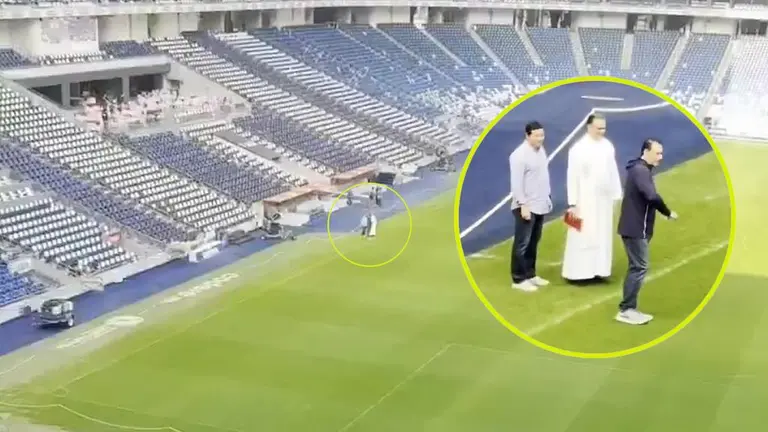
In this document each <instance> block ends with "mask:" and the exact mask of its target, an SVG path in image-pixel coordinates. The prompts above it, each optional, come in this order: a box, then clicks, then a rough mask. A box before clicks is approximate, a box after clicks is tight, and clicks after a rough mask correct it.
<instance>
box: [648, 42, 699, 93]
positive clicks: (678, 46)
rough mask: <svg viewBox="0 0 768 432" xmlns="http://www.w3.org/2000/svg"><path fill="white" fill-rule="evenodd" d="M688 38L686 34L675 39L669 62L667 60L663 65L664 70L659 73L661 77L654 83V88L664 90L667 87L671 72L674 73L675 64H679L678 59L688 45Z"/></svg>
mask: <svg viewBox="0 0 768 432" xmlns="http://www.w3.org/2000/svg"><path fill="white" fill-rule="evenodd" d="M690 37H691V35H690V34H688V33H686V34H684V35H682V36H680V37H679V38H678V39H677V42H675V47H674V48H672V53H671V54H670V55H669V60H667V63H666V65H664V69H663V70H662V71H661V75H659V79H658V81H657V82H656V88H658V89H666V88H667V87H668V85H669V79H670V77H671V76H672V72H674V71H675V69H676V68H677V63H678V62H680V57H682V55H683V51H684V50H685V47H686V46H687V45H688V39H689V38H690Z"/></svg>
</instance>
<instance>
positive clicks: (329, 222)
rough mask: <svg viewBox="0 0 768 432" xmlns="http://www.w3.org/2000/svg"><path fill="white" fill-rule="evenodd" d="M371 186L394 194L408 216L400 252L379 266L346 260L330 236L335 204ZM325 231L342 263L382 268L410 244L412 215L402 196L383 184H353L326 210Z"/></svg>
mask: <svg viewBox="0 0 768 432" xmlns="http://www.w3.org/2000/svg"><path fill="white" fill-rule="evenodd" d="M371 185H373V186H381V187H383V188H384V189H386V190H388V191H390V192H392V193H393V194H395V196H396V197H397V198H398V199H400V201H402V203H403V205H404V206H405V212H406V214H408V237H407V238H406V239H405V244H404V245H403V247H402V248H401V249H400V251H398V252H397V253H396V254H395V256H393V257H392V258H390V259H388V260H386V261H384V262H382V263H379V264H360V263H358V262H355V261H352V260H351V259H349V258H347V256H346V255H344V254H343V253H341V251H340V250H339V248H338V247H337V246H336V242H335V241H334V240H333V235H331V216H332V215H333V209H334V208H335V207H336V204H337V203H338V202H339V199H341V198H342V197H343V196H345V195H346V194H347V192H349V191H351V190H352V189H354V188H357V187H362V186H371ZM325 230H326V231H327V232H328V239H329V240H330V241H331V247H332V248H333V250H334V252H336V254H337V255H338V256H340V257H341V258H342V259H343V260H344V261H346V262H348V263H350V264H352V265H354V266H357V267H362V268H376V267H383V266H385V265H387V264H389V263H391V262H392V261H394V260H396V259H397V258H398V257H399V256H400V255H402V254H403V252H405V249H406V248H407V247H408V244H409V243H410V242H411V234H413V215H412V214H411V209H410V207H408V203H407V202H406V201H405V198H403V196H402V195H400V193H398V192H397V191H396V190H394V189H393V188H392V187H390V186H387V185H385V184H381V183H373V182H367V183H358V184H354V185H352V186H350V187H348V188H346V189H344V190H343V191H341V193H339V195H338V196H337V197H336V199H334V200H333V202H332V203H331V208H330V209H329V210H328V218H327V220H326V222H325Z"/></svg>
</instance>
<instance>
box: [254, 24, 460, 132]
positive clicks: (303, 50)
mask: <svg viewBox="0 0 768 432" xmlns="http://www.w3.org/2000/svg"><path fill="white" fill-rule="evenodd" d="M251 33H252V34H254V35H255V36H256V37H258V38H259V39H260V40H262V41H264V42H267V43H269V44H270V45H272V46H273V47H275V48H277V49H279V50H281V51H282V52H285V53H287V54H289V55H291V56H292V57H293V58H295V59H297V60H300V61H301V62H303V63H304V64H306V65H308V66H310V67H312V68H314V69H315V70H319V71H321V72H323V73H325V74H327V75H329V76H330V77H332V78H334V79H336V80H337V81H340V82H343V83H345V84H347V85H349V86H350V87H352V88H355V89H357V90H359V91H361V92H363V93H365V94H367V95H368V96H371V97H373V98H375V99H377V100H380V101H382V102H384V103H385V104H387V105H390V106H393V107H395V108H399V109H400V110H402V111H404V112H406V113H408V114H411V115H413V116H414V117H416V118H420V119H422V120H424V121H426V122H431V121H433V120H434V118H435V117H437V116H440V115H441V114H443V113H444V112H443V110H441V109H439V108H438V107H434V106H429V105H428V104H426V103H425V102H424V101H423V100H422V99H421V97H420V95H422V94H423V93H424V92H427V91H430V90H440V91H443V90H449V89H452V88H456V87H458V83H456V82H455V81H453V80H451V79H450V78H449V77H448V76H447V75H444V74H443V73H442V72H440V71H439V70H436V69H434V68H433V67H432V66H431V65H429V64H426V63H425V62H423V61H421V59H420V58H419V57H417V56H416V55H415V54H412V53H411V52H410V51H406V50H405V49H403V48H402V47H401V46H400V45H399V44H397V43H396V42H395V41H393V40H392V39H391V38H389V37H388V36H386V35H385V34H384V33H382V32H381V31H379V30H378V29H375V28H372V27H370V26H343V27H342V28H341V29H332V28H300V29H283V30H277V29H260V30H258V31H256V32H251Z"/></svg>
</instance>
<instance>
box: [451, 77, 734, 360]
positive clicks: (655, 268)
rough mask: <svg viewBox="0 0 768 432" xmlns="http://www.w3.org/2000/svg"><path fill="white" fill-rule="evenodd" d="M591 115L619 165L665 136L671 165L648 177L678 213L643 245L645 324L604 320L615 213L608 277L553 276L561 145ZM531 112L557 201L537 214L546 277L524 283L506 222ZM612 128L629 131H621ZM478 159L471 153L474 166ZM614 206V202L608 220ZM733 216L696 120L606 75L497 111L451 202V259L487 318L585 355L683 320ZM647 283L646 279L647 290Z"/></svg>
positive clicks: (725, 252) (620, 253) (658, 96)
mask: <svg viewBox="0 0 768 432" xmlns="http://www.w3.org/2000/svg"><path fill="white" fill-rule="evenodd" d="M596 112H598V113H601V114H604V116H605V118H606V121H607V129H606V131H607V135H606V137H607V138H608V139H609V140H612V141H613V144H614V147H615V148H616V159H617V160H616V162H617V165H618V169H619V170H620V171H621V172H622V173H623V172H624V171H625V167H626V165H627V164H628V163H629V161H631V160H633V159H637V158H638V157H639V156H640V153H641V152H640V145H641V144H642V142H643V140H645V139H658V140H660V141H661V142H663V143H664V157H665V160H664V162H667V161H668V162H669V164H668V165H664V164H662V167H669V166H674V167H675V168H674V169H670V170H667V171H664V172H663V173H662V174H659V176H657V177H656V179H657V180H656V181H657V184H658V183H659V182H661V184H659V191H660V194H661V195H662V196H663V197H664V199H665V201H667V204H668V205H669V206H670V207H671V208H672V209H673V210H676V211H677V212H678V213H679V214H680V215H681V216H680V219H679V220H678V221H674V222H673V221H666V220H664V218H663V217H661V216H658V219H659V220H658V221H657V223H656V228H657V229H656V231H657V232H656V234H655V235H654V236H653V239H652V241H651V243H650V261H651V265H650V269H649V273H648V276H647V278H646V282H647V284H646V285H645V286H644V288H643V293H641V296H644V297H641V300H640V309H651V310H646V311H644V312H651V313H653V314H654V315H655V318H654V320H653V321H651V322H650V323H649V324H647V325H646V326H630V325H626V324H622V323H619V322H616V320H614V316H615V315H616V314H617V312H618V304H619V301H620V300H621V296H622V292H621V290H622V283H623V279H624V276H625V274H626V271H627V258H626V256H625V252H624V249H623V245H622V239H621V238H620V237H619V235H618V233H617V226H616V220H615V219H614V220H613V221H612V226H611V231H612V233H611V236H612V241H613V245H614V246H613V261H612V262H613V266H612V274H611V275H610V277H609V279H607V280H605V281H603V284H602V285H600V284H597V285H588V286H584V287H582V286H579V285H571V284H569V281H566V280H564V278H563V277H562V273H561V271H562V261H563V260H564V249H565V247H564V244H565V243H566V238H567V235H566V234H567V232H568V230H569V229H570V228H568V227H567V226H566V225H565V223H564V222H563V219H562V216H563V214H564V211H565V207H566V206H567V201H568V199H567V192H566V191H567V183H568V179H567V178H566V177H567V176H566V174H565V173H566V171H567V166H568V163H569V157H568V149H569V148H570V146H571V144H572V143H573V142H576V141H578V139H579V138H580V137H581V136H582V135H583V134H584V133H585V123H586V118H587V116H588V115H589V114H591V113H596ZM630 117H631V118H632V119H635V120H636V121H630ZM637 118H639V120H637ZM531 121H539V122H541V123H542V124H543V128H544V131H545V136H546V138H545V141H544V143H545V144H544V145H545V147H544V148H545V149H546V150H547V155H548V156H549V170H550V173H551V174H552V194H553V197H552V198H553V203H554V204H555V208H554V211H553V212H552V213H551V214H550V215H548V218H547V219H546V220H547V224H548V225H546V226H545V230H547V229H548V231H549V232H548V231H545V232H544V235H543V237H542V242H543V243H547V244H546V246H543V247H546V248H549V251H550V253H549V254H548V256H545V257H542V251H541V248H540V249H539V256H538V263H537V273H539V274H541V275H542V276H545V277H546V278H547V279H549V281H550V282H551V284H550V285H549V286H547V287H541V288H539V289H538V291H535V292H525V291H521V290H515V289H514V288H513V287H512V277H511V269H510V266H511V262H510V261H511V257H510V255H511V253H510V252H511V246H512V245H511V243H512V238H513V234H514V222H513V220H514V219H513V214H512V205H511V204H512V199H511V193H510V192H511V190H510V189H511V188H510V172H511V170H510V162H509V158H510V154H511V152H512V151H513V150H514V149H515V148H517V147H518V146H520V145H522V144H523V142H524V138H525V135H524V131H523V129H524V125H525V124H526V123H528V122H531ZM664 122H666V123H667V124H664ZM670 123H672V124H670ZM612 128H613V129H612ZM620 128H623V129H629V130H628V131H626V130H625V131H624V132H620V131H619V129H620ZM612 131H613V132H612ZM612 137H613V138H612ZM484 143H485V144H484ZM692 148H693V150H691V149H692ZM686 152H688V153H691V154H688V153H686ZM678 159H679V160H678ZM477 161H480V162H481V163H480V166H479V167H478V166H477V164H476V162H477ZM473 164H474V165H473ZM470 167H472V168H471V169H470ZM662 176H663V178H661V177H662ZM555 177H556V178H555ZM622 180H623V179H622ZM617 204H618V202H617ZM618 215H619V210H618V208H615V210H614V217H617V216H618ZM734 221H735V202H734V196H733V187H732V185H731V180H730V176H729V174H728V171H727V167H726V165H725V163H724V161H723V158H722V155H721V154H720V151H719V150H718V148H717V146H716V144H715V143H714V141H713V140H712V137H711V136H710V135H709V133H708V132H707V130H706V129H705V128H704V126H702V125H701V124H700V123H699V122H698V121H697V120H696V118H695V117H694V116H693V114H691V112H690V111H689V110H687V109H686V108H684V107H683V106H681V105H680V104H679V103H677V102H676V101H675V100H673V99H671V98H670V97H668V96H666V95H664V94H662V93H660V92H659V91H657V90H654V89H652V88H650V87H647V86H645V85H642V84H639V83H636V82H633V81H629V80H624V79H618V78H611V77H579V78H573V79H568V80H563V81H558V82H555V83H552V84H549V85H546V86H543V87H540V88H538V89H536V90H533V91H532V92H530V93H528V94H526V95H524V96H522V97H521V98H519V99H518V100H516V101H515V102H514V103H513V104H511V105H510V106H508V107H507V108H506V109H504V110H503V111H502V112H501V113H500V114H499V115H498V116H497V117H496V118H495V119H494V120H492V121H491V123H490V124H489V125H488V126H487V127H486V128H485V130H484V131H483V133H482V134H481V135H480V137H479V138H478V139H477V141H476V142H475V145H474V146H473V147H472V149H471V150H470V153H469V155H468V157H467V159H466V162H465V164H464V167H463V168H462V170H461V174H460V178H459V184H458V187H457V190H456V198H455V206H454V230H455V239H456V242H457V249H458V252H459V259H460V260H461V263H462V267H463V269H464V271H465V273H466V276H467V278H468V280H469V282H470V284H471V285H472V288H473V289H474V291H475V294H476V295H477V297H478V298H479V299H480V301H481V302H482V303H483V304H484V305H485V307H486V308H487V309H488V311H489V312H490V313H491V314H492V315H493V316H494V317H495V318H496V320H497V321H498V322H499V323H501V324H502V325H503V326H504V327H506V328H507V329H508V330H510V331H511V332H512V333H514V334H515V335H517V336H518V337H520V338H522V339H524V340H525V341H527V342H529V343H531V344H532V345H535V346H537V347H539V348H541V349H544V350H546V351H549V352H552V353H556V354H560V355H564V356H570V357H577V358H591V359H608V358H616V357H622V356H625V355H629V354H633V353H638V352H641V351H644V350H646V349H648V348H651V347H653V346H655V345H657V344H659V343H661V342H663V341H665V340H668V339H669V338H671V337H672V336H673V335H675V334H676V333H677V332H679V331H680V330H682V329H683V328H684V327H685V326H686V325H688V324H689V323H690V322H691V321H692V320H693V319H694V318H695V317H696V316H697V315H698V314H699V313H700V312H701V311H702V310H703V308H704V307H705V306H706V305H707V303H708V302H709V301H710V299H711V298H712V297H713V296H714V294H715V291H716V290H717V288H718V286H719V284H720V282H721V280H722V278H723V276H724V274H725V270H726V268H727V265H728V261H729V258H730V255H731V251H732V248H733V239H734V233H735V223H734ZM483 242H486V243H490V244H491V246H485V245H484V244H485V243H483ZM492 242H495V243H492ZM544 255H547V254H544ZM651 283H652V284H654V286H655V288H653V289H649V288H648V286H650V284H651ZM651 297H652V300H651V299H650V298H651ZM643 302H644V303H643Z"/></svg>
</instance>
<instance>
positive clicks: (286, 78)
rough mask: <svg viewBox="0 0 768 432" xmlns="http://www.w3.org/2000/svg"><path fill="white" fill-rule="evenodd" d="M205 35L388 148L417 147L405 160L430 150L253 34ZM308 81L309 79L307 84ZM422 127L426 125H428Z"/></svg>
mask: <svg viewBox="0 0 768 432" xmlns="http://www.w3.org/2000/svg"><path fill="white" fill-rule="evenodd" d="M208 37H210V38H215V39H216V41H217V42H221V43H224V44H226V46H227V47H228V48H229V49H231V50H233V51H235V52H236V53H238V54H240V55H242V56H244V57H246V58H248V59H249V60H250V62H251V65H252V67H253V68H254V69H255V70H256V71H257V72H258V74H259V76H260V77H261V78H264V79H266V80H267V81H268V82H270V83H272V84H273V85H276V86H277V87H279V88H281V89H283V90H287V91H289V92H290V93H292V94H294V95H297V96H299V97H301V98H302V99H304V100H306V101H310V102H311V103H312V104H313V105H315V106H317V107H319V108H321V109H323V110H324V111H326V112H328V113H330V114H333V115H335V116H337V117H339V118H342V119H346V120H348V121H350V122H352V123H354V124H357V125H358V126H361V127H362V128H364V129H365V130H368V131H371V132H373V133H375V134H377V135H378V136H380V137H390V138H391V139H389V141H394V142H392V143H391V144H390V146H391V147H394V146H395V142H398V143H402V144H405V145H406V147H410V149H412V150H416V151H415V152H412V159H411V160H409V161H407V162H416V161H417V160H418V159H420V158H421V156H422V154H423V152H424V151H427V150H431V147H432V146H430V145H429V143H428V142H425V140H423V139H421V138H420V137H412V136H409V134H407V133H406V132H405V131H403V130H401V129H398V128H395V127H393V126H392V125H390V124H387V123H383V122H381V121H380V119H377V118H376V117H373V116H371V115H367V114H365V113H363V112H360V111H356V110H355V109H353V108H352V107H350V106H348V105H347V104H345V103H344V102H345V100H344V96H346V97H350V96H351V93H354V92H356V91H355V90H354V89H351V88H349V87H347V86H345V85H343V84H341V83H338V82H336V81H334V80H332V79H331V78H329V77H327V76H324V75H321V74H320V73H318V72H317V71H314V70H312V69H311V68H309V67H308V66H306V65H304V64H302V63H300V62H298V61H296V60H295V59H292V58H291V57H289V56H287V55H285V54H282V53H280V52H279V51H277V50H275V49H274V48H272V47H271V46H269V45H267V44H265V43H264V42H262V41H259V40H258V39H256V38H254V37H253V36H250V35H248V34H244V33H241V34H238V33H235V34H221V35H208ZM265 57H271V59H270V60H266V61H265ZM281 57H282V58H281ZM276 62H277V63H279V64H282V67H281V66H277V65H276ZM288 74H291V75H288ZM297 75H299V76H302V77H304V78H306V80H298V79H296V76H297ZM318 80H319V81H320V83H322V84H324V85H323V86H322V87H320V86H319V85H318V86H316V87H314V88H313V87H309V86H308V84H309V85H311V84H318ZM307 81H310V82H309V83H307ZM324 90H325V91H324ZM334 90H336V91H338V90H341V94H336V97H333V96H332V95H331V94H328V92H330V91H334ZM424 126H425V127H428V125H424Z"/></svg>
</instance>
